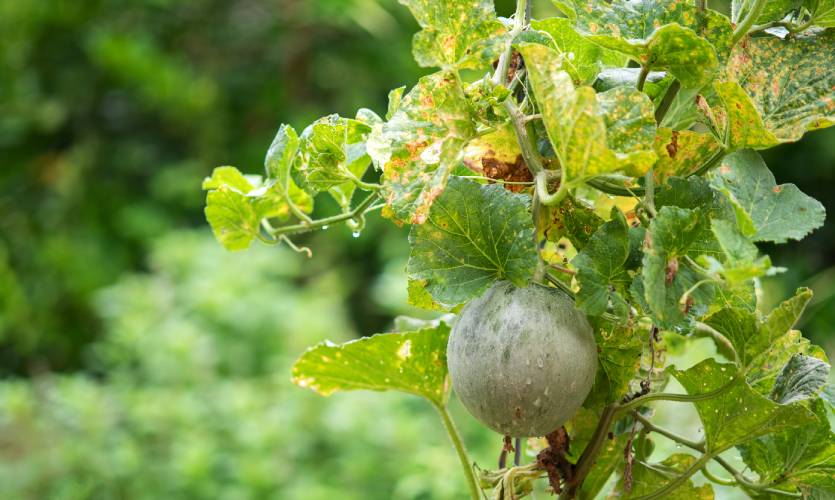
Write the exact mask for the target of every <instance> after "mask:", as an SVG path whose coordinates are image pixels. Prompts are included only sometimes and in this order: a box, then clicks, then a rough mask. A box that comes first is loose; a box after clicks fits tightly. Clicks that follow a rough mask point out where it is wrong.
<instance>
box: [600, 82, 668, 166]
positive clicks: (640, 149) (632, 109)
mask: <svg viewBox="0 0 835 500" xmlns="http://www.w3.org/2000/svg"><path fill="white" fill-rule="evenodd" d="M597 102H598V104H599V106H600V111H599V113H600V115H601V116H602V117H603V122H604V123H605V125H606V143H607V146H608V147H609V149H610V150H612V151H613V152H614V153H615V156H616V157H617V160H618V162H619V167H618V169H619V170H623V171H624V172H625V173H626V174H627V175H631V176H635V177H637V176H641V175H643V174H644V173H646V172H647V171H648V170H649V168H650V167H651V166H652V165H653V163H655V160H656V155H655V151H653V142H654V139H655V115H654V112H655V108H654V107H653V105H652V101H651V100H650V98H649V97H648V96H647V95H646V94H644V93H643V92H640V91H638V90H636V89H634V88H632V87H616V88H613V89H612V90H607V91H606V92H601V93H599V94H597Z"/></svg>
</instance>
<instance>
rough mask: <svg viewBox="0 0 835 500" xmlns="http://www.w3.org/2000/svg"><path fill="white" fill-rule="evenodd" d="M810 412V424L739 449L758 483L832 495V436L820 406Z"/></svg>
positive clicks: (834, 485)
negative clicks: (811, 415)
mask: <svg viewBox="0 0 835 500" xmlns="http://www.w3.org/2000/svg"><path fill="white" fill-rule="evenodd" d="M812 410H813V411H814V414H815V417H816V420H815V421H814V422H813V423H811V424H809V425H806V426H804V427H801V428H797V429H791V430H787V431H782V432H779V433H774V434H771V435H768V436H764V437H761V438H759V439H757V440H755V441H751V442H749V443H746V444H744V445H742V446H740V447H739V451H740V454H741V455H742V459H743V460H744V461H745V464H746V465H747V466H748V467H750V468H751V470H753V471H754V472H756V473H757V474H758V475H759V476H760V481H761V482H762V483H764V484H767V485H769V486H771V487H772V488H777V489H784V490H787V491H796V490H797V489H799V490H801V491H803V492H805V493H808V492H809V490H811V489H818V490H823V491H824V492H827V493H828V494H829V495H830V496H831V495H835V434H833V433H832V431H831V430H830V428H829V421H828V420H827V418H826V408H825V405H824V402H823V401H821V400H819V399H818V400H816V401H814V402H813V404H812ZM813 498H814V497H813ZM820 498H826V497H825V496H821V497H820Z"/></svg>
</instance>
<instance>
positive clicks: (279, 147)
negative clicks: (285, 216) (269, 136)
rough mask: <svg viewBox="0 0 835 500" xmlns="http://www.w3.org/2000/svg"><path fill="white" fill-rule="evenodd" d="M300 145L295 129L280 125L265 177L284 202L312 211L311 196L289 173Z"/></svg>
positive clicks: (266, 164)
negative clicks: (273, 185) (269, 180)
mask: <svg viewBox="0 0 835 500" xmlns="http://www.w3.org/2000/svg"><path fill="white" fill-rule="evenodd" d="M300 145H301V141H300V140H299V136H298V135H297V134H296V131H295V129H293V127H291V126H289V125H282V126H281V127H279V129H278V132H277V133H276V134H275V138H274V139H273V142H272V144H270V148H269V149H268V150H267V156H266V158H264V169H265V171H266V173H267V177H268V178H270V179H272V180H274V181H275V184H276V185H277V186H276V188H275V191H276V192H277V193H278V194H279V195H280V196H281V197H282V198H283V199H284V201H285V203H287V202H288V200H289V203H293V204H294V205H296V207H298V208H299V209H300V210H301V211H303V212H307V213H310V212H312V211H313V197H312V196H310V195H309V194H308V193H307V192H306V191H304V190H303V189H301V188H300V187H299V186H298V185H296V183H295V182H294V181H293V178H292V177H291V175H290V174H291V171H292V168H293V163H294V161H295V158H296V154H297V153H298V151H299V146H300ZM204 189H205V188H204ZM288 211H289V207H288Z"/></svg>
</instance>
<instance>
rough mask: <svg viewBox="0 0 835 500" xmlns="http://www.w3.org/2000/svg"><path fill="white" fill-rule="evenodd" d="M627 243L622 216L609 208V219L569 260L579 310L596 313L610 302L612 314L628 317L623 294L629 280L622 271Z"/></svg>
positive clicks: (624, 219) (590, 313)
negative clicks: (575, 277)
mask: <svg viewBox="0 0 835 500" xmlns="http://www.w3.org/2000/svg"><path fill="white" fill-rule="evenodd" d="M629 246H630V245H629V226H628V225H627V223H626V218H625V217H624V216H623V214H622V213H621V212H620V210H618V209H617V208H612V219H611V220H610V221H609V222H606V223H604V224H603V225H601V226H600V227H598V228H597V231H595V233H594V234H593V235H592V237H591V239H590V240H589V242H588V245H586V246H585V247H584V248H583V249H582V251H580V253H579V254H577V256H576V257H574V259H573V260H572V261H571V264H572V265H573V266H574V267H575V268H577V282H578V283H579V285H580V290H579V291H578V292H577V296H576V305H577V308H578V309H579V310H581V311H583V312H585V313H586V314H589V315H592V316H599V315H600V314H603V313H604V312H605V311H606V309H607V308H608V307H609V305H610V304H611V306H612V307H613V309H614V310H615V314H617V315H618V316H621V317H626V316H628V313H629V305H628V304H627V303H626V300H624V298H623V294H624V292H625V290H626V288H628V287H629V283H630V282H631V281H632V278H631V276H630V275H629V274H628V273H627V271H626V262H627V259H628V258H629Z"/></svg>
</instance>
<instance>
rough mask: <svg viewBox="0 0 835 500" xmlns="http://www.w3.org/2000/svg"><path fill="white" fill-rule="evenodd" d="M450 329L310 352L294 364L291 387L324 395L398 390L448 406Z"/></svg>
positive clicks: (323, 346) (386, 336)
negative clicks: (447, 360) (358, 390)
mask: <svg viewBox="0 0 835 500" xmlns="http://www.w3.org/2000/svg"><path fill="white" fill-rule="evenodd" d="M448 337H449V327H448V326H447V325H446V324H445V323H440V324H438V326H436V327H434V328H425V329H423V330H417V331H413V332H404V333H384V334H377V335H373V336H371V337H365V338H362V339H358V340H353V341H350V342H347V343H345V344H342V345H335V344H332V343H330V342H325V343H322V344H318V345H316V346H314V347H311V348H310V349H308V350H307V352H305V353H304V354H302V356H301V357H300V358H299V359H298V360H297V361H296V363H295V364H294V365H293V382H294V383H295V384H296V385H299V386H301V387H307V388H309V389H312V390H314V391H316V392H318V393H319V394H321V395H323V396H329V395H331V394H333V393H334V392H337V391H350V390H357V389H367V390H372V391H390V390H392V391H400V392H406V393H409V394H415V395H417V396H421V397H424V398H426V399H428V400H429V401H430V402H432V403H433V404H435V405H438V406H442V405H444V404H446V400H447V398H448V397H449V379H448V377H447V364H446V344H447V339H448Z"/></svg>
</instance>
